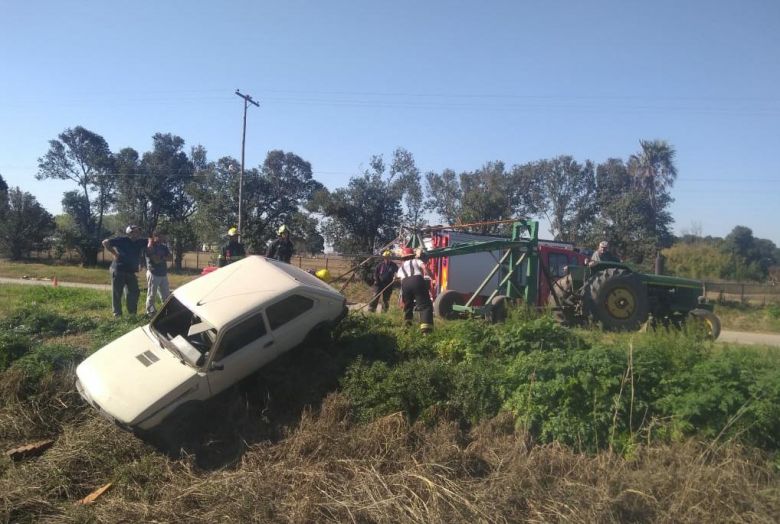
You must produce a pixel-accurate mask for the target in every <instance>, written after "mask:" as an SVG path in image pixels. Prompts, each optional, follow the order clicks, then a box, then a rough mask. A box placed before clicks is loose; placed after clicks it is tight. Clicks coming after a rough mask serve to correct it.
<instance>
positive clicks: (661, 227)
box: [628, 140, 677, 254]
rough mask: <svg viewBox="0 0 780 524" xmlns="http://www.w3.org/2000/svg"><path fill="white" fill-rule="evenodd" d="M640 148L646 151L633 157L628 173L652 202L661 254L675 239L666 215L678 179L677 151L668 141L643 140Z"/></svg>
mask: <svg viewBox="0 0 780 524" xmlns="http://www.w3.org/2000/svg"><path fill="white" fill-rule="evenodd" d="M639 145H640V146H641V148H642V150H641V151H639V152H638V153H636V154H634V155H631V158H630V159H629V161H628V170H629V173H630V174H631V175H632V176H633V177H634V180H635V184H636V185H637V186H638V187H639V188H640V189H641V190H643V191H644V193H645V194H646V195H647V198H648V199H649V201H650V210H651V211H652V214H651V216H650V221H651V224H652V225H653V232H654V236H655V243H656V254H657V253H658V252H659V251H660V248H661V247H664V246H665V245H668V243H669V239H670V238H671V235H670V232H669V230H668V227H665V225H666V224H664V217H663V216H662V215H663V213H664V212H665V211H666V209H667V207H668V206H669V205H670V204H671V202H672V201H673V199H672V198H671V195H670V193H669V191H670V189H671V188H672V186H673V185H674V181H675V180H676V179H677V166H676V165H675V163H674V157H675V155H676V152H675V150H674V148H673V147H672V146H671V145H669V144H668V143H667V142H666V141H665V140H640V141H639Z"/></svg>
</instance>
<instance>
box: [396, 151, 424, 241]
mask: <svg viewBox="0 0 780 524" xmlns="http://www.w3.org/2000/svg"><path fill="white" fill-rule="evenodd" d="M390 181H392V182H393V184H394V186H395V188H394V189H395V190H396V191H397V192H398V193H400V194H401V195H402V198H403V207H404V211H403V213H404V215H403V219H402V220H403V222H404V223H405V224H407V225H410V226H413V227H420V226H423V225H424V222H425V221H424V220H423V218H422V216H423V212H424V211H425V209H424V207H423V205H424V202H423V190H422V185H421V183H420V170H419V169H417V165H416V164H415V162H414V156H412V154H411V153H410V152H409V151H407V150H406V149H403V148H400V147H399V148H398V149H396V150H395V151H393V162H392V163H391V164H390Z"/></svg>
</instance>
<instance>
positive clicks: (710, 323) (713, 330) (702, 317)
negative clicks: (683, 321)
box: [689, 309, 720, 340]
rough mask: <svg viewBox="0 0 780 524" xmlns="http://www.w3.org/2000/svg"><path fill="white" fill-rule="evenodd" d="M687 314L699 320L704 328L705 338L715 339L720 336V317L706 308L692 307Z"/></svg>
mask: <svg viewBox="0 0 780 524" xmlns="http://www.w3.org/2000/svg"><path fill="white" fill-rule="evenodd" d="M689 315H690V316H691V318H692V319H693V320H695V321H697V322H700V323H701V325H702V327H703V328H704V329H705V330H706V333H707V338H709V339H712V340H715V339H717V338H718V337H719V336H720V319H719V318H718V317H717V316H716V315H715V313H713V312H712V311H710V310H708V309H694V310H692V311H691V312H690V313H689Z"/></svg>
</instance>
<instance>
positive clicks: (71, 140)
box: [36, 126, 114, 266]
mask: <svg viewBox="0 0 780 524" xmlns="http://www.w3.org/2000/svg"><path fill="white" fill-rule="evenodd" d="M112 164H113V158H112V155H111V151H110V150H109V148H108V143H106V141H105V139H104V138H103V137H102V136H100V135H98V134H96V133H93V132H92V131H89V130H87V129H85V128H83V127H81V126H77V127H75V128H73V129H66V130H65V131H63V132H62V133H60V135H59V136H58V140H50V141H49V151H48V152H47V153H46V154H45V155H44V156H43V157H41V158H39V159H38V174H37V175H36V178H37V179H38V180H45V179H50V178H51V179H58V180H70V181H72V182H74V183H75V184H76V185H77V186H78V188H79V190H78V191H77V192H76V193H77V196H73V195H71V196H67V195H66V199H67V200H68V201H69V203H70V204H73V205H70V206H69V207H68V208H67V209H66V210H67V212H69V213H70V212H78V213H80V215H79V216H74V217H73V218H74V222H75V223H76V224H77V228H78V229H77V231H76V232H75V233H76V234H77V235H78V237H79V240H78V242H77V244H78V247H79V254H80V255H81V261H82V264H83V265H87V266H94V265H95V264H96V263H97V254H98V251H99V250H100V241H101V240H102V236H103V234H104V231H103V215H104V213H105V212H106V211H107V210H108V209H109V208H110V206H111V203H112V200H111V199H112V193H113V183H114V180H113V177H112ZM75 198H78V199H79V203H78V205H76V202H75Z"/></svg>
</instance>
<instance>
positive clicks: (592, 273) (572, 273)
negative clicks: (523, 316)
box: [548, 262, 720, 339]
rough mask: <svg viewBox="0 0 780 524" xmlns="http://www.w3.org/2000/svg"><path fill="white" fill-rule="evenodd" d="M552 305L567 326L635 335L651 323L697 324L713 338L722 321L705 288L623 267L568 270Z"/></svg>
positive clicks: (556, 288)
mask: <svg viewBox="0 0 780 524" xmlns="http://www.w3.org/2000/svg"><path fill="white" fill-rule="evenodd" d="M548 304H549V306H550V307H551V309H552V311H553V314H554V315H555V317H556V319H557V320H558V321H560V322H561V323H563V324H564V325H578V324H585V323H589V322H590V323H594V324H597V325H599V326H601V327H602V328H603V329H606V330H610V331H632V330H637V329H639V328H640V327H642V326H643V325H645V323H646V322H648V321H649V322H650V325H652V326H665V327H681V326H682V325H684V324H685V323H686V322H687V321H689V320H695V321H697V322H700V323H701V324H702V326H703V327H704V328H705V329H706V331H707V333H708V335H709V336H710V337H711V338H713V339H715V338H717V337H718V335H719V334H720V320H718V317H717V316H715V314H714V313H713V307H712V304H708V303H707V301H706V299H705V297H704V287H703V285H702V283H701V282H699V281H697V280H691V279H687V278H677V277H669V276H664V275H653V274H646V273H638V272H636V271H634V270H633V269H631V268H630V267H629V266H627V265H624V264H619V263H611V262H600V263H598V264H596V265H594V266H573V267H569V268H568V274H567V275H565V276H564V277H562V278H559V279H557V280H555V281H554V282H553V283H552V286H551V292H550V296H549V299H548Z"/></svg>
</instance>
